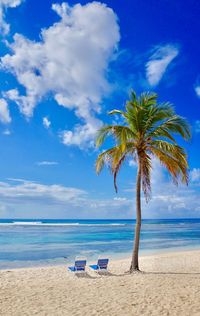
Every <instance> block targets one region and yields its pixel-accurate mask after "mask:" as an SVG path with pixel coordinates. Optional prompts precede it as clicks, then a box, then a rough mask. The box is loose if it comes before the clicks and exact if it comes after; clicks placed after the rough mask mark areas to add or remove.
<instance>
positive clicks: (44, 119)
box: [42, 117, 51, 129]
mask: <svg viewBox="0 0 200 316" xmlns="http://www.w3.org/2000/svg"><path fill="white" fill-rule="evenodd" d="M42 122H43V125H44V127H45V128H47V129H48V128H49V127H50V126H51V122H50V121H49V119H48V117H43V120H42Z"/></svg>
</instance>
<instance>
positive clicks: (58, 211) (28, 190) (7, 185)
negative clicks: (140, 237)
mask: <svg viewBox="0 0 200 316" xmlns="http://www.w3.org/2000/svg"><path fill="white" fill-rule="evenodd" d="M0 200H1V205H0V214H1V216H2V217H4V218H8V217H10V218H14V217H21V218H33V217H35V218H40V217H43V218H60V217H61V218H65V217H66V218H108V217H109V218H121V216H122V212H123V217H130V215H131V209H132V201H131V200H128V199H126V198H114V199H113V198H110V199H98V198H95V199H94V198H90V197H89V194H88V192H86V191H85V190H81V189H77V188H72V187H66V186H63V185H59V184H53V185H47V184H41V183H37V182H33V181H28V180H24V179H12V178H10V179H8V182H0ZM1 209H2V211H1Z"/></svg>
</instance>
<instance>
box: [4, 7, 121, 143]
mask: <svg viewBox="0 0 200 316" xmlns="http://www.w3.org/2000/svg"><path fill="white" fill-rule="evenodd" d="M52 9H53V10H54V11H55V12H56V13H57V14H58V15H59V16H60V21H59V22H57V23H55V24H53V25H52V26H50V27H49V28H47V29H43V30H42V31H41V41H38V42H35V41H34V42H33V41H30V40H29V39H27V38H26V37H24V36H23V35H20V34H15V36H14V41H13V43H11V44H10V45H9V47H10V49H11V51H12V54H7V55H5V56H4V57H3V58H2V59H1V64H2V66H3V67H4V69H6V70H8V71H10V72H12V73H13V74H14V75H15V76H16V78H17V80H18V82H19V83H20V84H21V85H22V86H23V87H25V90H26V94H25V95H21V94H20V93H19V91H18V90H17V89H12V90H10V91H7V92H6V93H4V96H6V97H7V98H9V99H11V100H13V101H15V102H16V103H17V104H18V106H19V109H20V111H21V112H22V113H23V114H24V115H26V116H27V117H30V116H32V114H33V110H34V108H35V107H36V105H37V103H38V102H40V101H41V99H42V97H43V96H44V95H45V94H47V93H50V94H51V95H52V96H53V97H54V99H55V101H56V102H57V103H58V104H59V105H61V106H64V107H65V108H67V109H69V110H74V111H75V114H76V116H77V117H78V118H79V119H81V124H82V125H78V126H75V127H74V130H71V131H68V130H66V131H64V132H63V133H62V134H61V135H62V139H63V143H64V144H65V145H71V144H74V145H78V146H79V145H80V144H82V143H83V144H84V143H86V142H89V144H91V139H92V138H93V137H94V134H95V131H96V130H97V129H98V128H99V126H101V121H100V120H99V119H98V118H97V117H96V115H97V114H98V113H99V112H100V111H101V100H102V97H103V96H104V95H105V94H106V93H108V92H109V90H110V85H109V83H108V81H107V79H106V76H107V70H108V65H109V61H110V60H111V58H112V55H113V52H114V51H115V50H116V48H117V44H118V42H119V39H120V34H119V26H118V23H117V17H116V15H115V14H114V12H113V10H112V9H110V8H108V7H107V6H106V5H105V4H102V3H99V2H91V3H88V4H86V5H81V4H76V5H74V6H71V7H70V6H69V5H68V4H67V3H63V4H61V5H60V4H54V5H53V6H52Z"/></svg>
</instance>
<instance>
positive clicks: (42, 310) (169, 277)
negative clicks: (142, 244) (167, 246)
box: [0, 250, 200, 316]
mask: <svg viewBox="0 0 200 316" xmlns="http://www.w3.org/2000/svg"><path fill="white" fill-rule="evenodd" d="M199 262H200V250H190V251H183V252H173V253H172V252H171V253H169V252H168V253H162V254H158V255H151V256H150V255H149V256H142V257H140V266H141V270H142V271H143V273H134V274H127V273H126V272H127V270H128V269H129V264H130V258H128V259H120V260H113V261H111V262H110V265H109V272H108V273H107V274H105V273H104V274H102V275H99V274H98V273H96V272H94V271H92V270H91V269H89V267H87V270H86V273H85V274H83V275H77V276H76V275H74V274H73V273H72V272H68V271H67V265H63V266H50V267H34V268H33V267H31V268H17V269H13V270H9V271H8V270H1V271H0V315H2V316H4V315H6V316H11V315H15V316H21V315H30V316H32V315H36V314H37V315H40V316H43V315H44V316H45V315H48V316H55V315H56V316H57V315H58V316H59V315H60V316H61V315H70V316H82V315H84V314H85V315H92V316H103V315H106V316H111V315H112V316H118V315H123V316H130V315H136V316H140V315H145V316H149V315H154V316H160V315H163V316H167V315H170V316H177V315H185V316H187V315H188V316H189V315H194V316H197V315H200V305H199V301H200V291H199V284H200V265H199Z"/></svg>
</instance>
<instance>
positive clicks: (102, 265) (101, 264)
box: [90, 258, 109, 271]
mask: <svg viewBox="0 0 200 316" xmlns="http://www.w3.org/2000/svg"><path fill="white" fill-rule="evenodd" d="M108 262H109V259H103V258H102V259H98V261H97V264H93V265H90V268H91V269H93V270H94V271H108Z"/></svg>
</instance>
